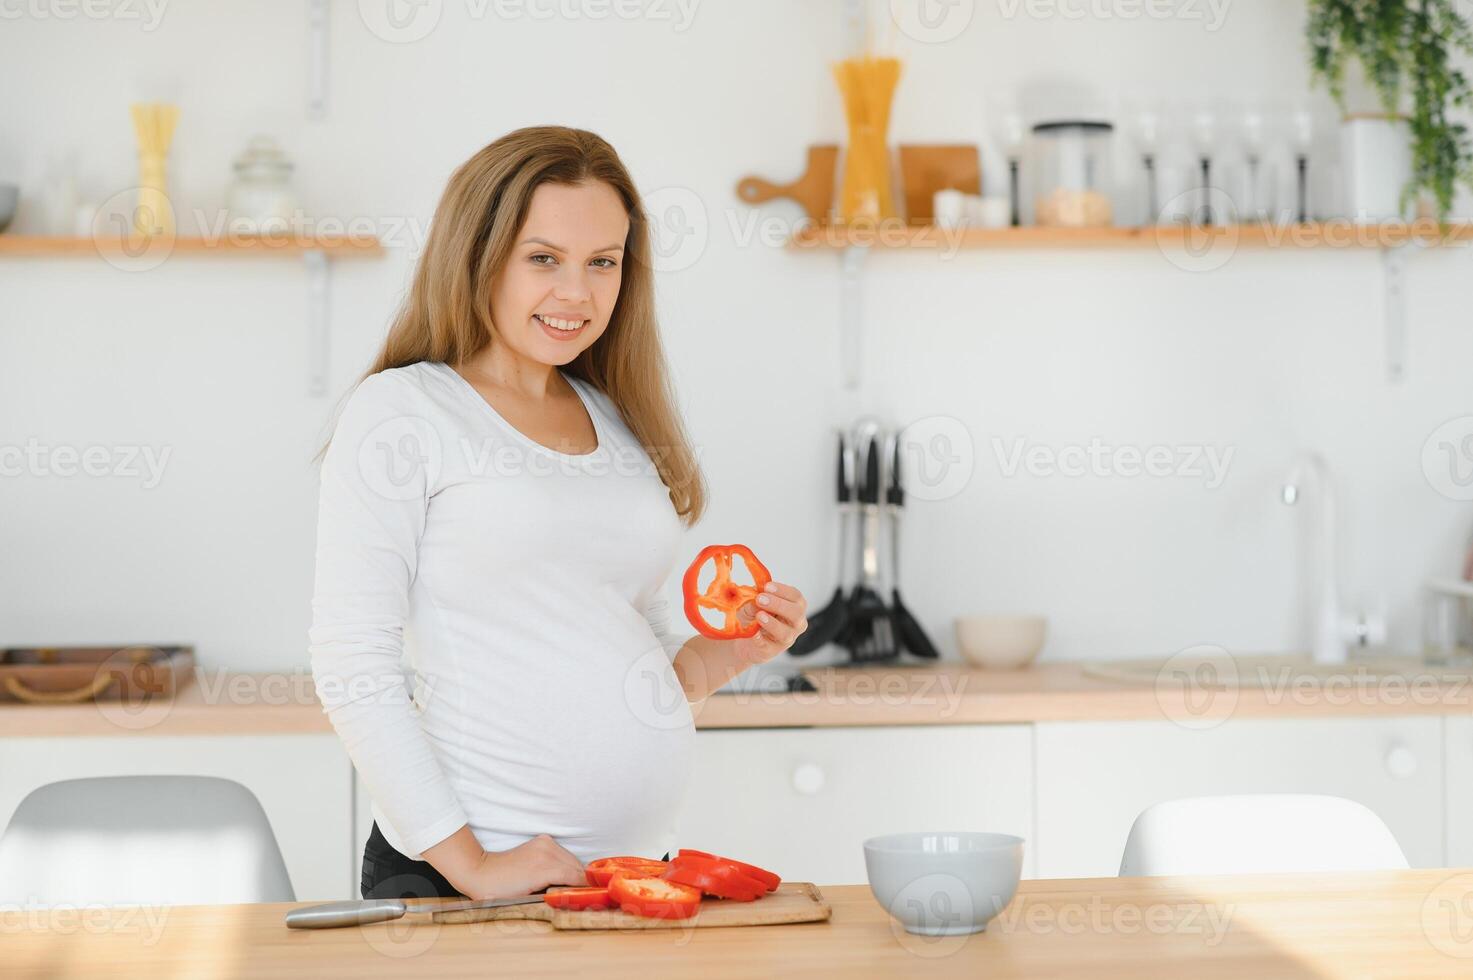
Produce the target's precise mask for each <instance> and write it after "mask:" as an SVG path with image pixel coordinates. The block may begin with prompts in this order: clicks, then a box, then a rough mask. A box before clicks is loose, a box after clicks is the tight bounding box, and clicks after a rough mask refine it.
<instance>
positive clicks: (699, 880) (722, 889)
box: [662, 859, 767, 902]
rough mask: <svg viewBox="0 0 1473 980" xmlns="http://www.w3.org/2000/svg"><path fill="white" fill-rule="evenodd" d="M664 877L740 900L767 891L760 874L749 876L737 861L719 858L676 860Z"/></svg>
mask: <svg viewBox="0 0 1473 980" xmlns="http://www.w3.org/2000/svg"><path fill="white" fill-rule="evenodd" d="M662 877H663V878H664V879H665V880H666V881H673V882H676V883H677V884H681V885H689V886H690V887H692V888H699V889H700V890H701V891H702V892H704V893H706V894H707V895H710V896H712V897H713V898H729V899H732V900H733V901H737V902H750V901H752V900H753V899H756V898H759V897H761V896H762V895H763V894H765V893H766V891H767V889H766V888H764V887H763V885H762V882H760V881H758V880H757V879H756V878H749V877H747V876H746V875H744V874H742V873H741V872H740V871H738V870H737V869H736V867H735V866H734V865H731V864H726V863H722V862H717V861H710V862H702V863H698V862H697V860H692V859H686V860H684V861H674V862H671V864H670V870H669V871H666V872H665V874H664V875H663V876H662Z"/></svg>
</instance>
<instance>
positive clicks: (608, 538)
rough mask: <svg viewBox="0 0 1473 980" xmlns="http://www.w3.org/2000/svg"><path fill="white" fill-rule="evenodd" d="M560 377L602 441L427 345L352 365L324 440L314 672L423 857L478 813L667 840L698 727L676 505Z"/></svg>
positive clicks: (601, 847)
mask: <svg viewBox="0 0 1473 980" xmlns="http://www.w3.org/2000/svg"><path fill="white" fill-rule="evenodd" d="M564 377H567V379H568V381H569V382H570V383H571V384H572V386H573V387H574V389H575V390H576V391H577V392H578V395H579V397H580V398H581V399H582V401H583V404H584V407H585V408H586V409H587V410H588V413H589V416H590V417H591V419H592V420H593V424H594V428H595V430H596V432H597V434H598V448H597V449H596V450H595V451H594V452H593V453H590V454H586V455H567V454H564V453H560V452H557V451H555V450H553V449H550V448H547V447H544V446H542V445H540V444H538V443H536V442H535V441H533V440H532V439H530V438H528V437H526V436H525V435H523V434H522V433H521V432H519V431H518V430H516V429H515V428H513V427H512V426H511V425H510V423H508V422H507V421H505V420H504V419H503V418H502V417H501V416H500V415H499V414H498V413H497V412H496V410H495V409H494V408H492V406H491V405H490V404H489V403H488V402H487V401H486V400H485V399H484V398H483V397H482V396H481V395H480V393H479V392H477V391H476V390H475V388H473V387H472V386H471V385H470V384H469V382H467V381H466V380H465V379H464V378H462V377H461V376H460V375H459V374H458V373H456V372H455V371H454V370H453V369H452V368H450V367H449V366H448V365H446V364H442V363H437V362H428V361H427V362H421V363H418V364H413V365H410V366H407V367H401V368H394V369H392V370H388V371H383V372H381V373H378V374H375V375H372V376H370V377H368V378H366V379H365V380H364V381H363V382H361V383H360V384H359V385H358V387H357V388H355V389H354V391H353V393H352V395H351V396H350V398H349V400H348V402H347V404H346V405H345V407H344V409H343V412H342V414H341V415H340V417H339V419H338V423H337V428H336V430H335V432H334V435H333V438H332V442H331V444H330V446H329V449H328V452H327V454H326V457H325V459H324V462H323V467H322V485H321V498H320V505H319V511H318V521H317V570H316V584H315V594H314V597H313V600H312V612H313V617H312V627H311V631H310V646H309V649H310V653H311V662H312V672H313V678H314V683H315V687H316V690H317V695H318V697H319V698H320V699H321V701H322V704H323V710H324V711H325V712H326V713H327V715H328V717H329V719H330V720H331V722H332V725H333V727H334V729H335V730H336V731H337V733H338V735H339V736H341V738H342V740H343V742H344V744H345V745H346V747H347V751H348V754H349V756H350V757H351V759H352V761H353V765H354V767H355V768H356V769H357V771H358V773H359V775H360V777H361V778H362V779H363V781H364V783H365V785H366V787H367V789H368V793H369V795H370V797H371V798H372V801H373V816H374V819H375V820H376V821H377V822H378V825H379V828H380V830H381V831H382V832H383V834H384V837H385V838H386V839H387V840H388V841H389V843H390V844H392V845H393V846H394V847H395V848H396V849H397V850H399V851H401V852H403V853H404V854H406V855H408V856H409V857H411V858H415V859H419V858H421V857H422V852H423V851H424V849H425V848H428V847H430V846H432V845H434V844H437V843H439V842H440V841H442V840H444V839H445V838H446V837H448V836H450V835H451V834H453V833H454V832H455V831H457V830H458V829H460V827H461V826H462V825H464V824H469V825H470V827H471V830H472V832H473V833H474V834H475V836H476V839H477V840H478V841H479V842H480V843H481V846H482V847H484V848H486V849H487V850H493V851H499V850H506V849H508V848H511V847H515V846H517V845H518V844H522V843H524V842H526V841H527V840H529V839H531V838H532V837H534V836H536V835H537V834H542V833H546V834H551V835H552V836H553V837H554V838H555V839H556V840H557V841H558V843H560V844H562V845H563V846H564V847H566V848H567V849H568V850H569V851H571V852H572V853H573V854H574V855H575V856H577V857H578V858H579V859H580V860H582V861H584V862H587V861H590V860H592V859H594V858H598V857H604V856H608V855H611V854H639V855H647V856H651V857H656V858H658V857H660V856H661V855H663V854H664V853H665V852H666V851H672V852H673V850H674V821H675V815H676V811H677V809H678V807H679V805H680V802H681V799H682V795H683V791H684V787H685V783H686V781H687V777H688V775H689V771H690V765H691V761H692V757H691V753H692V751H693V748H694V732H695V729H694V725H693V722H692V716H691V712H690V707H689V705H688V704H687V702H686V699H685V696H684V694H683V692H682V691H681V690H680V688H679V686H678V684H677V683H676V680H675V675H674V671H673V668H672V666H671V661H672V659H673V657H674V654H675V652H676V651H677V650H678V649H679V648H680V646H681V644H682V643H683V640H684V638H683V637H680V636H676V635H674V634H672V632H671V630H670V627H669V611H668V603H667V602H666V601H665V600H664V599H663V598H662V595H661V590H662V587H663V583H664V581H665V579H666V577H667V575H668V574H669V572H670V569H671V567H672V564H673V563H674V561H675V559H676V551H677V549H678V547H679V545H680V541H681V526H680V521H679V518H678V517H677V515H676V513H675V509H674V507H673V505H672V504H671V502H670V496H669V493H668V491H667V489H666V487H665V485H664V484H663V483H662V482H661V480H660V477H659V474H658V472H657V471H656V469H655V467H654V465H653V464H652V463H651V461H650V458H649V456H648V454H647V453H646V452H645V450H644V449H643V448H642V447H641V446H640V444H639V442H638V440H636V439H635V438H634V436H633V434H632V433H631V432H630V431H629V429H628V428H627V427H626V426H625V424H624V422H623V420H622V418H621V416H620V414H619V412H618V410H617V409H616V407H615V406H614V404H613V402H612V401H611V400H610V399H609V398H608V397H607V396H606V395H604V394H603V393H602V392H600V391H598V390H597V389H595V388H594V387H593V386H592V385H589V384H587V383H585V382H582V381H580V380H578V379H576V378H573V377H571V376H569V375H564ZM405 654H407V659H408V668H409V670H408V672H407V673H406V670H405V667H404V665H403V664H402V663H401V658H402V657H403V656H404V655H405ZM408 680H412V681H413V690H412V696H411V692H410V689H409V688H408V687H407V685H406V681H408Z"/></svg>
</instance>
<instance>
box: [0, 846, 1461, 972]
mask: <svg viewBox="0 0 1473 980" xmlns="http://www.w3.org/2000/svg"><path fill="white" fill-rule="evenodd" d="M822 890H823V893H824V895H825V897H827V899H828V901H829V903H830V904H831V905H832V907H833V917H832V918H831V919H830V920H829V921H828V922H818V923H805V924H802V925H780V926H761V927H743V928H718V929H684V930H681V929H672V930H639V931H626V932H618V931H604V932H556V931H554V930H553V929H552V928H551V927H550V926H548V925H547V924H545V923H540V922H526V921H517V922H486V923H478V924H470V925H434V924H429V923H427V922H418V923H415V924H412V925H406V924H404V923H403V922H400V923H377V924H375V925H371V926H364V927H359V928H347V929H336V930H322V931H305V930H302V931H299V930H288V929H287V928H286V926H285V925H284V924H283V922H282V917H283V916H284V915H285V913H286V910H287V909H289V908H292V907H293V905H290V904H276V905H219V906H176V907H159V908H154V909H86V908H79V909H75V910H71V911H67V910H53V911H50V912H44V913H32V912H25V911H16V910H14V909H9V908H3V909H0V975H3V976H6V977H16V976H20V977H48V978H49V977H73V976H108V977H121V976H134V977H148V978H151V980H171V978H189V980H202V978H225V977H270V978H272V980H292V978H299V977H300V978H312V980H319V978H333V977H342V978H352V980H358V978H362V977H372V976H382V977H418V976H423V977H435V978H437V980H443V978H447V977H482V976H518V977H535V976H546V975H553V974H564V975H568V976H573V975H581V976H591V977H598V978H599V980H607V978H610V977H622V976H630V977H650V976H671V977H699V978H700V980H717V978H723V977H733V978H738V977H739V978H749V977H779V976H790V975H794V974H799V975H830V976H845V977H912V976H945V977H953V976H955V977H980V978H986V980H1003V978H1007V977H1060V976H1079V977H1091V978H1112V977H1118V978H1129V980H1141V978H1149V977H1169V978H1171V980H1179V978H1183V977H1191V978H1193V980H1198V978H1204V977H1231V978H1234V980H1239V978H1244V977H1247V978H1251V980H1273V978H1279V977H1386V978H1396V980H1406V978H1412V977H1469V976H1473V869H1452V870H1435V871H1386V872H1363V873H1353V874H1310V875H1254V876H1243V877H1219V878H1092V879H1072V880H1034V881H1025V882H1023V884H1022V886H1021V888H1020V889H1019V891H1018V894H1017V896H1016V897H1015V898H1014V900H1013V902H1012V904H1010V905H1009V906H1008V907H1007V908H1006V909H1005V910H1004V911H1003V914H1002V915H1001V916H1000V917H999V918H998V919H994V920H993V922H992V924H991V925H989V926H988V929H987V932H985V933H981V934H977V935H972V936H965V937H949V938H942V939H925V938H922V937H919V936H911V935H908V934H906V933H904V932H902V931H900V930H899V929H898V928H892V925H891V921H890V919H889V918H888V917H887V916H886V915H885V914H884V912H883V911H882V910H881V909H880V907H879V905H878V904H877V903H876V902H875V900H874V899H873V898H872V897H871V895H870V893H869V889H868V887H866V886H863V885H843V886H826V887H823V889H822ZM300 904H311V903H300Z"/></svg>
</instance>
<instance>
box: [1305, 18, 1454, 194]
mask: <svg viewBox="0 0 1473 980" xmlns="http://www.w3.org/2000/svg"><path fill="white" fill-rule="evenodd" d="M1457 8H1458V0H1309V23H1308V28H1307V35H1308V40H1309V48H1310V65H1311V73H1312V78H1313V79H1315V80H1316V81H1323V82H1324V83H1326V84H1327V85H1328V87H1329V90H1330V94H1331V95H1332V96H1333V97H1334V98H1335V101H1336V103H1337V104H1339V105H1340V107H1341V108H1342V109H1345V108H1346V101H1347V66H1349V65H1350V64H1351V63H1352V62H1355V63H1356V65H1357V67H1358V68H1359V70H1360V71H1361V73H1362V74H1363V76H1364V79H1365V81H1366V83H1367V84H1368V86H1369V88H1370V89H1371V90H1372V91H1373V92H1374V93H1375V94H1376V96H1377V97H1378V98H1379V101H1380V106H1381V109H1382V114H1381V117H1380V118H1381V119H1382V120H1383V121H1386V120H1390V119H1399V118H1403V117H1404V119H1405V123H1404V125H1405V130H1404V133H1405V135H1404V136H1403V137H1402V139H1403V140H1404V141H1405V142H1406V143H1409V152H1408V153H1407V157H1408V163H1407V170H1408V171H1409V172H1408V173H1406V174H1405V175H1404V176H1405V182H1404V184H1403V186H1402V187H1401V188H1400V190H1399V200H1400V203H1401V209H1403V210H1404V209H1405V207H1406V206H1407V204H1408V203H1409V202H1411V201H1413V200H1417V199H1419V198H1422V199H1426V200H1427V201H1429V202H1430V205H1431V207H1432V208H1433V210H1435V211H1436V213H1437V216H1438V218H1439V219H1440V218H1442V217H1444V216H1445V215H1446V214H1447V212H1448V211H1449V210H1450V209H1451V208H1452V203H1453V195H1454V194H1455V193H1456V190H1457V185H1458V184H1459V183H1465V184H1470V185H1473V145H1470V141H1469V136H1468V127H1467V126H1466V125H1465V124H1464V123H1463V122H1461V121H1458V120H1457V119H1456V118H1455V117H1456V116H1457V115H1458V113H1459V110H1465V109H1467V108H1468V107H1469V106H1470V104H1473V92H1470V89H1469V84H1468V79H1467V77H1466V76H1465V75H1464V74H1463V72H1462V70H1461V69H1459V68H1458V67H1456V66H1455V65H1454V59H1455V58H1456V57H1458V56H1466V55H1473V31H1470V30H1469V27H1468V23H1467V21H1465V20H1464V19H1463V18H1462V16H1461V15H1460V14H1459V13H1458V9H1457ZM1403 107H1405V109H1404V111H1403ZM1357 118H1366V117H1365V116H1364V114H1360V115H1358V116H1357ZM1352 165H1353V164H1352ZM1372 169H1373V170H1375V171H1376V172H1387V171H1388V170H1391V171H1394V170H1395V169H1396V168H1395V166H1389V167H1387V166H1381V165H1379V164H1377V165H1374V166H1373V168H1372Z"/></svg>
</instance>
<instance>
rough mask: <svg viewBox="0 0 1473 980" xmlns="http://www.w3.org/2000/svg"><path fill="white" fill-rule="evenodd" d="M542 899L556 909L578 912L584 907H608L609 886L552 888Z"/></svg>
mask: <svg viewBox="0 0 1473 980" xmlns="http://www.w3.org/2000/svg"><path fill="white" fill-rule="evenodd" d="M542 901H543V902H544V903H546V904H547V905H550V906H552V907H553V908H555V909H568V910H569V911H573V912H577V911H581V910H582V909H606V908H608V907H609V890H608V889H607V888H550V889H548V891H547V894H546V895H544V896H543V897H542Z"/></svg>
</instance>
